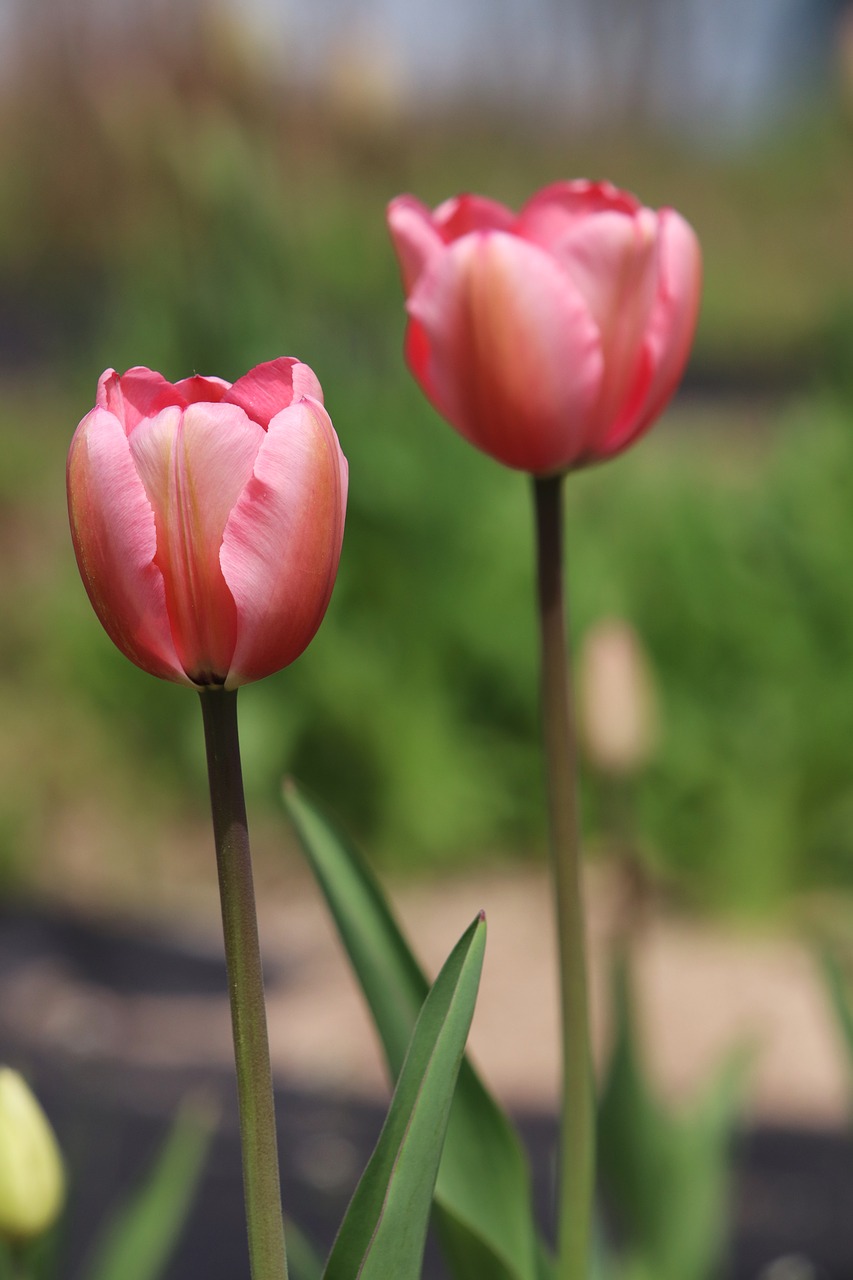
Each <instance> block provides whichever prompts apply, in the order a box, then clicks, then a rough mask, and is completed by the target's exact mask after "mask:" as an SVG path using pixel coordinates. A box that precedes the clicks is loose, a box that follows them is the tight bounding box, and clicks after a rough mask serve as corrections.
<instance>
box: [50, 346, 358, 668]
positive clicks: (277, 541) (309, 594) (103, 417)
mask: <svg viewBox="0 0 853 1280" xmlns="http://www.w3.org/2000/svg"><path fill="white" fill-rule="evenodd" d="M346 488H347V464H346V459H345V458H344V456H343V454H342V452H341V448H340V445H339V444H338V438H337V436H336V434H335V431H334V428H333V427H332V423H331V421H330V419H329V415H328V414H327V413H326V410H325V409H324V408H323V393H322V390H321V389H320V384H319V382H318V381H317V379H316V377H315V376H314V374H313V373H312V372H311V370H310V369H309V368H308V366H307V365H304V364H300V363H299V361H298V360H292V359H280V360H271V361H270V362H269V363H267V364H261V365H258V366H257V368H255V369H252V370H251V371H250V372H249V373H247V374H245V376H244V377H242V378H240V379H239V380H238V381H237V382H235V383H234V385H233V386H232V385H231V384H230V383H228V382H224V381H222V379H220V378H203V377H193V378H185V379H184V380H183V381H182V382H177V383H175V384H174V385H173V384H172V383H171V382H167V381H166V379H165V378H164V377H162V376H161V374H159V373H154V372H152V371H151V370H150V369H143V368H136V369H129V370H128V371H127V373H125V374H123V375H121V376H119V375H118V374H117V373H115V371H114V370H112V369H108V370H107V372H106V373H105V374H103V376H102V377H101V380H100V382H99V383H98V396H97V404H96V407H95V408H94V409H93V410H92V411H91V413H88V414H87V415H86V417H85V418H84V419H83V421H82V422H81V423H80V425H79V427H78V428H77V431H76V433H75V435H74V439H73V440H72V442H71V450H70V452H69V455H68V509H69V514H70V518H71V534H72V538H73V540H74V550H75V552H76V554H77V563H78V565H79V567H80V573H81V575H82V578H83V582H84V584H85V587H86V590H87V591H88V593H89V599H90V600H91V601H92V604H93V606H94V609H95V612H96V613H97V615H98V617H99V618H100V620H101V622H102V623H103V625H104V627H105V629H106V631H107V633H108V634H109V636H110V637H111V639H112V640H113V641H114V642H115V643H116V644H117V645H118V647H119V649H121V651H122V652H123V653H124V654H126V656H127V657H128V658H130V659H131V661H132V662H135V663H136V664H137V666H139V667H142V669H143V671H149V672H150V673H151V674H152V675H156V676H162V677H163V678H164V679H166V680H175V681H177V682H179V683H180V684H189V685H195V686H198V687H203V686H205V685H225V687H226V688H228V689H233V688H236V687H237V686H238V685H241V684H246V683H248V682H249V681H251V680H260V679H261V678H262V677H263V676H267V675H270V674H271V673H272V672H274V671H278V670H279V669H280V668H281V667H284V666H287V664H288V663H289V662H293V660H294V659H295V658H297V657H298V656H299V654H300V653H301V652H302V650H303V649H304V648H305V646H306V645H307V644H308V643H309V641H310V640H311V638H312V636H313V635H314V633H315V631H316V630H317V628H318V626H319V625H320V622H321V620H322V618H323V614H324V613H325V611H326V606H327V604H328V603H329V597H330V596H331V594H332V587H333V586H334V582H335V574H336V573H337V568H338V559H339V557H340V551H341V541H342V539H343V529H344V511H345V507H346Z"/></svg>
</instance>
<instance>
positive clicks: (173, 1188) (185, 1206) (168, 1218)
mask: <svg viewBox="0 0 853 1280" xmlns="http://www.w3.org/2000/svg"><path fill="white" fill-rule="evenodd" d="M214 1127H215V1117H214V1114H213V1113H212V1111H211V1109H210V1108H209V1107H201V1106H199V1105H198V1103H193V1102H190V1103H185V1104H184V1105H183V1106H182V1107H181V1109H180V1111H179V1112H178V1115H177V1118H176V1120H175V1123H174V1125H173V1126H172V1129H171V1132H170V1133H169V1136H168V1137H167V1139H166V1142H165V1144H164V1146H163V1148H162V1150H161V1151H160V1154H159V1155H158V1157H157V1160H156V1162H155V1164H154V1167H153V1168H152V1169H151V1171H150V1172H149V1174H148V1176H147V1177H146V1179H145V1181H144V1182H143V1184H142V1186H141V1187H139V1188H138V1190H137V1191H136V1192H135V1193H134V1194H133V1195H132V1196H131V1198H130V1199H129V1201H128V1202H127V1203H126V1204H124V1205H122V1206H121V1207H120V1208H119V1209H118V1211H117V1212H116V1213H115V1215H114V1216H113V1217H112V1219H111V1220H110V1222H109V1223H108V1224H107V1226H106V1228H105V1229H104V1231H103V1233H102V1235H101V1236H100V1238H99V1239H98V1240H97V1241H96V1243H95V1246H94V1249H93V1253H92V1256H91V1258H90V1261H89V1264H88V1268H87V1270H86V1272H85V1274H86V1280H157V1277H158V1276H160V1274H161V1273H162V1271H163V1269H164V1267H165V1266H166V1263H167V1262H168V1260H169V1257H170V1256H171V1254H172V1252H173V1250H174V1248H175V1245H176V1244H177V1241H178V1238H179V1236H180V1233H181V1229H182V1228H183V1225H184V1222H185V1221H186V1218H187V1214H188V1213H189V1211H190V1207H191V1205H192V1201H193V1197H194V1195H195V1192H196V1189H197V1186H198V1182H199V1179H200V1177H201V1173H202V1169H203V1167H204V1161H205V1157H206V1155H207V1152H208V1148H209V1146H210V1142H211V1139H212V1136H213V1130H214Z"/></svg>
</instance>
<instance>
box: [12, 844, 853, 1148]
mask: <svg viewBox="0 0 853 1280" xmlns="http://www.w3.org/2000/svg"><path fill="white" fill-rule="evenodd" d="M392 896H393V900H394V903H395V907H396V909H397V911H398V914H399V916H400V917H401V919H402V921H403V923H404V925H405V927H406V929H407V930H408V931H409V934H410V937H411V938H412V939H413V941H414V944H415V947H416V950H417V952H418V954H419V956H420V957H421V959H422V960H423V962H424V963H425V965H426V967H427V969H428V970H429V971H430V972H433V973H434V972H435V971H436V970H437V969H438V967H440V964H441V962H442V960H443V958H444V957H445V955H446V954H447V953H448V951H449V950H450V948H451V947H452V945H453V944H454V942H455V941H456V939H457V937H458V936H459V935H460V934H461V933H462V931H463V929H464V928H465V927H466V926H467V924H468V923H469V922H470V920H471V919H472V918H473V916H474V914H475V913H476V912H477V911H478V910H479V909H480V908H483V909H485V911H486V914H487V920H488V927H489V937H488V944H487V950H486V962H485V968H484V973H483V979H482V985H481V991H480V999H479V1003H478V1008H477V1012H476V1015H475V1020H474V1026H473V1030H472V1035H471V1042H470V1043H471V1049H472V1052H473V1055H474V1058H475V1060H476V1062H477V1064H478V1065H479V1067H480V1069H481V1071H482V1073H483V1075H484V1076H485V1078H486V1080H487V1082H488V1083H489V1084H490V1085H491V1087H492V1088H493V1090H494V1091H495V1092H496V1093H497V1095H498V1096H499V1097H500V1098H501V1100H502V1101H503V1102H505V1103H506V1104H507V1105H508V1106H510V1107H511V1108H516V1109H528V1108H533V1109H536V1110H541V1109H553V1108H554V1107H555V1104H556V1097H557V1084H558V1059H557V1047H556V979H555V961H554V942H553V928H552V919H551V908H550V898H549V888H548V882H547V875H546V872H545V869H544V868H540V867H528V868H523V867H518V866H516V867H504V868H500V869H494V868H492V869H488V870H480V871H476V872H475V871H472V872H469V873H467V874H466V875H464V876H460V877H458V878H453V879H448V878H445V879H443V880H441V881H438V880H437V881H435V882H432V883H426V884H425V883H418V884H412V883H411V882H410V883H407V884H405V885H402V886H400V887H398V889H397V890H396V891H393V895H392ZM259 901H260V918H261V932H262V939H263V945H264V950H265V954H266V956H267V958H268V960H269V962H270V964H269V970H270V975H271V980H270V981H268V1003H269V1020H270V1034H271V1042H272V1050H273V1058H274V1066H275V1070H276V1073H277V1076H278V1079H279V1081H280V1083H282V1084H285V1083H286V1084H288V1085H290V1086H292V1087H297V1088H303V1089H309V1090H323V1091H327V1092H329V1093H331V1094H340V1095H344V1096H347V1095H355V1096H361V1097H367V1098H370V1097H377V1096H381V1095H382V1094H384V1093H385V1092H386V1085H385V1080H384V1074H383V1069H382V1064H381V1058H380V1055H379V1052H378V1049H377V1047H376V1041H375V1037H374V1034H373V1031H372V1028H371V1025H370V1022H369V1020H368V1017H367V1014H366V1012H365V1010H364V1008H363V1005H362V1001H361V997H360V995H359V993H358V990H357V988H356V986H355V983H354V981H353V979H352V978H351V976H350V974H349V971H348V967H347V964H346V961H345V959H344V956H343V954H342V952H341V950H340V947H339V945H338V942H337V939H336V936H335V934H334V931H333V928H332V925H331V923H330V921H329V919H328V916H327V913H326V910H325V907H324V904H323V903H322V902H321V900H320V898H319V895H318V893H317V890H316V888H315V886H314V884H313V882H311V881H310V880H309V879H308V877H307V873H305V872H304V871H303V870H302V869H301V867H300V866H299V864H293V863H288V866H287V870H286V874H283V875H276V876H275V877H274V878H272V879H271V880H269V881H267V880H265V877H264V876H263V874H262V875H261V877H260V885H259ZM587 902H588V927H589V935H590V943H591V985H592V996H593V999H592V1003H593V1022H594V1028H595V1041H596V1049H597V1054H598V1057H599V1059H600V1058H601V1056H602V1049H603V1048H604V1046H605V1044H606V1037H607V1026H606V1023H607V1015H606V1004H607V1000H606V988H607V980H606V963H605V957H606V955H607V953H608V939H609V937H610V935H611V932H612V929H613V927H614V920H615V918H616V906H617V895H616V893H615V892H614V889H613V882H612V877H611V876H610V875H608V874H607V873H606V872H603V871H601V870H596V869H593V870H592V871H590V872H589V873H588V877H587ZM162 925H163V928H164V929H165V930H166V932H167V934H168V933H171V934H172V935H173V936H174V937H176V938H181V939H183V940H184V941H186V940H187V939H190V940H193V941H195V940H197V941H198V943H199V944H200V946H201V948H202V950H203V951H204V952H205V953H207V954H210V955H212V956H219V955H221V950H220V948H221V940H220V933H219V920H218V907H217V902H216V898H215V886H214V885H212V884H210V882H209V880H207V879H206V880H205V882H204V883H203V884H202V885H199V884H198V882H197V883H196V885H195V889H194V891H193V893H192V894H191V895H189V897H187V899H186V900H185V901H183V902H182V904H181V908H180V914H179V916H178V915H176V914H175V912H174V908H173V909H172V910H171V911H164V912H163V914H162ZM637 959H638V965H637V975H638V991H639V999H640V1008H641V1017H642V1032H643V1038H644V1049H645V1052H646V1055H647V1060H648V1062H649V1064H650V1067H651V1070H652V1073H653V1076H654V1078H655V1080H656V1082H657V1083H658V1085H659V1087H660V1089H661V1090H662V1091H663V1093H664V1095H665V1096H667V1097H669V1098H671V1099H685V1100H686V1099H689V1097H690V1095H691V1094H692V1093H693V1092H694V1091H696V1090H698V1089H700V1088H701V1086H702V1084H703V1081H705V1080H706V1078H707V1077H708V1075H709V1073H710V1072H711V1070H712V1068H713V1067H714V1065H715V1064H716V1063H718V1062H719V1061H720V1059H721V1058H722V1057H724V1056H725V1055H726V1054H727V1053H728V1052H729V1051H730V1050H732V1049H733V1048H734V1047H735V1046H737V1045H747V1046H749V1047H750V1048H751V1050H752V1071H751V1075H750V1081H751V1087H750V1089H749V1093H748V1097H747V1107H746V1118H747V1119H749V1120H754V1121H760V1122H771V1123H782V1124H791V1125H808V1126H818V1127H820V1126H828V1125H834V1124H840V1123H844V1122H845V1120H846V1118H847V1099H846V1092H845V1087H846V1082H845V1077H844V1072H843V1058H842V1055H841V1052H840V1050H841V1045H840V1042H839V1038H838V1032H837V1030H836V1028H835V1026H834V1024H833V1021H832V1016H831V1013H830V1010H829V1008H828V1005H827V1001H826V997H825V994H824V991H823V988H822V984H821V980H820V975H819V972H818V968H817V965H816V963H815V960H814V957H813V956H812V955H811V954H810V953H809V951H808V949H807V948H806V946H805V945H804V944H803V943H801V942H798V941H796V940H794V938H793V937H791V936H786V935H785V934H784V933H782V932H778V931H777V932H770V931H765V932H763V933H756V932H755V929H754V928H753V929H751V930H750V932H748V933H747V932H745V931H738V930H736V929H734V928H731V927H723V926H721V925H719V924H707V923H699V922H697V921H695V920H693V919H690V920H688V919H686V918H683V917H679V916H676V915H673V914H669V913H666V912H663V913H660V914H658V915H657V916H653V917H652V918H651V920H650V921H649V924H648V926H647V928H646V931H645V934H644V937H643V939H642V941H641V943H640V945H639V948H638V951H637ZM3 1003H4V1010H3V1022H4V1025H5V1026H6V1027H8V1028H11V1029H12V1030H13V1031H14V1033H15V1034H16V1036H19V1037H20V1038H21V1039H22V1040H23V1041H24V1042H26V1041H27V1040H30V1039H31V1040H33V1041H35V1042H37V1043H38V1044H39V1046H40V1047H41V1048H47V1049H48V1050H49V1051H50V1048H51V1046H53V1047H54V1048H55V1049H56V1050H57V1052H58V1053H59V1054H60V1055H61V1054H62V1053H65V1054H71V1056H72V1057H74V1058H76V1059H78V1060H79V1059H80V1057H81V1056H82V1057H85V1056H86V1055H91V1056H92V1058H94V1059H107V1060H111V1059H114V1060H117V1061H118V1062H119V1063H120V1062H121V1061H123V1060H124V1061H127V1062H129V1063H133V1064H135V1065H146V1064H149V1065H152V1066H155V1067H162V1068H166V1069H169V1068H173V1067H189V1068H194V1067H203V1066H205V1065H210V1064H214V1065H218V1066H228V1065H229V1063H230V1060H231V1043H230V1022H229V1016H228V1009H227V1003H226V999H225V996H224V992H223V995H222V996H221V997H219V996H213V997H212V996H210V995H192V996H191V995H185V994H178V995H168V996H165V995H156V996H155V995H152V994H127V993H123V994H118V993H116V992H106V991H105V990H104V989H103V988H97V989H96V988H95V987H91V986H87V985H86V984H85V983H83V982H82V981H80V979H79V976H75V975H74V974H73V973H72V974H69V973H63V972H62V971H61V968H59V969H58V968H57V967H56V965H51V964H50V963H47V962H42V963H40V964H38V963H37V964H33V965H30V966H28V967H26V968H24V969H22V970H21V971H20V972H19V973H18V974H17V975H16V976H15V978H14V980H11V981H10V982H9V983H7V985H6V989H5V991H4V1002H3Z"/></svg>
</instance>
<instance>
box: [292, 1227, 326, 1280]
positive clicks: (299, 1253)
mask: <svg viewBox="0 0 853 1280" xmlns="http://www.w3.org/2000/svg"><path fill="white" fill-rule="evenodd" d="M284 1233H285V1236H286V1237H287V1270H288V1274H289V1276H290V1280H322V1276H323V1260H322V1258H320V1256H319V1255H318V1253H317V1251H316V1249H315V1248H314V1246H313V1244H312V1243H311V1241H310V1240H309V1239H308V1237H307V1236H306V1235H305V1233H304V1231H302V1229H301V1228H300V1227H297V1225H296V1223H295V1222H294V1221H293V1220H292V1219H291V1218H285V1220H284Z"/></svg>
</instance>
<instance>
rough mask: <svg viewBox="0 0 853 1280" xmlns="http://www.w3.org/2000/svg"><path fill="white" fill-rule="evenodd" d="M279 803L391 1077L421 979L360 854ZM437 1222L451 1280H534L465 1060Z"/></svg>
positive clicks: (304, 812)
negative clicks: (325, 907) (355, 982)
mask: <svg viewBox="0 0 853 1280" xmlns="http://www.w3.org/2000/svg"><path fill="white" fill-rule="evenodd" d="M284 796H285V803H286V805H287V809H288V812H289V814H290V817H291V819H292V821H293V823H294V826H295V828H296V831H297V834H298V836H299V839H300V842H301V844H302V847H303V849H304V851H305V854H306V857H307V859H308V863H309V865H310V867H311V869H312V871H313V873H314V875H315V876H316V878H317V881H318V883H319V885H320V888H321V890H322V891H323V893H324V895H325V897H326V901H327V903H328V905H329V908H330V911H331V913H332V916H333V918H334V920H335V923H336V925H337V929H338V932H339V934H340V937H341V940H342V942H343V945H344V947H345V949H346V951H347V953H348V955H349V958H350V962H351V964H352V967H353V970H354V972H355V974H356V977H357V978H358V981H359V983H360V984H361V988H362V991H363V993H364V997H365V999H366V1001H367V1004H368V1006H369V1008H370V1011H371V1014H372V1016H373V1020H374V1022H375V1024H376V1029H377V1031H378V1033H379V1036H380V1039H381V1041H382V1045H383V1048H384V1052H385V1058H386V1061H387V1064H388V1069H389V1072H390V1074H391V1077H392V1079H396V1078H397V1076H398V1075H399V1072H400V1069H401V1066H402V1063H403V1057H404V1054H405V1049H406V1045H407V1043H408V1041H409V1037H410V1036H411V1034H412V1029H413V1027H414V1025H415V1021H416V1019H417V1016H418V1011H419V1009H420V1007H421V1005H422V1003H423V1001H424V998H425V996H426V993H427V990H428V983H427V980H426V978H425V976H424V974H423V971H422V970H421V968H420V966H419V965H418V963H417V961H416V960H415V958H414V956H413V954H412V951H411V949H410V947H409V945H408V943H407V942H406V940H405V938H404V937H403V934H402V933H401V931H400V928H399V926H398V924H397V922H396V920H395V919H394V916H393V914H392V912H391V910H390V908H389V906H388V903H387V901H386V899H385V897H384V895H383V892H382V890H381V888H380V886H379V884H378V882H377V880H376V878H375V877H374V875H373V873H372V872H371V870H370V868H369V867H368V866H367V864H366V862H365V861H364V859H363V858H362V856H361V854H360V853H359V852H358V850H357V849H355V848H354V846H353V845H352V844H351V843H350V842H349V841H348V840H347V839H346V837H345V836H343V835H341V833H340V832H338V831H337V830H336V829H335V828H334V826H333V825H332V824H331V823H330V822H329V820H328V819H327V818H326V817H325V816H324V815H323V814H322V813H321V812H320V810H319V809H318V807H317V806H316V805H315V804H313V803H312V802H310V801H309V800H308V799H307V798H306V797H305V796H304V795H303V793H302V792H301V791H300V790H299V789H298V788H297V787H296V786H295V784H293V783H288V784H286V786H285V793H284ZM435 1222H436V1227H437V1229H438V1232H439V1235H440V1238H441V1243H442V1247H443V1250H444V1253H445V1256H446V1258H447V1260H448V1262H449V1264H450V1267H451V1270H452V1272H453V1275H454V1276H455V1277H456V1280H481V1278H482V1277H483V1276H484V1275H488V1276H489V1277H490V1280H537V1277H538V1276H539V1266H538V1263H537V1256H538V1252H539V1248H540V1246H539V1243H538V1241H537V1236H536V1228H535V1225H534V1218H533V1210H532V1200H531V1186H530V1173H529V1170H528V1167H527V1161H526V1158H525V1156H524V1153H523V1150H522V1147H521V1144H520V1142H519V1140H518V1137H517V1135H516V1133H515V1130H514V1129H513V1127H512V1125H511V1124H510V1122H509V1120H508V1119H507V1117H506V1115H505V1114H504V1112H503V1111H502V1110H501V1108H500V1107H499V1106H498V1104H497V1103H496V1102H495V1100H494V1098H493V1097H492V1095H491V1094H490V1093H489V1092H488V1090H487V1089H486V1088H485V1086H484V1085H483V1083H482V1081H481V1080H480V1078H479V1076H478V1075H477V1074H476V1072H475V1071H474V1070H473V1068H472V1067H471V1066H470V1064H469V1062H468V1060H467V1058H466V1059H465V1060H464V1061H463V1063H462V1068H461V1070H460V1073H459V1081H458V1084H457V1089H456V1096H455V1099H454V1102H453V1108H452V1112H451V1118H450V1124H449V1126H448V1131H447V1139H446V1142H445V1147H444V1155H443V1157H442V1161H441V1166H440V1169H439V1175H438V1182H437V1184H436V1189H435Z"/></svg>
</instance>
